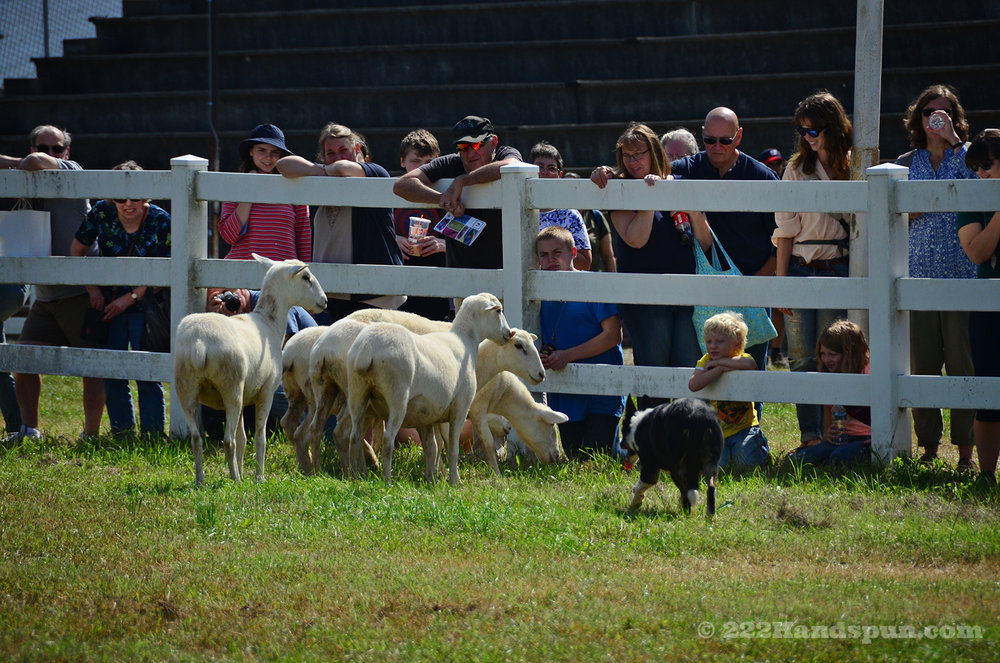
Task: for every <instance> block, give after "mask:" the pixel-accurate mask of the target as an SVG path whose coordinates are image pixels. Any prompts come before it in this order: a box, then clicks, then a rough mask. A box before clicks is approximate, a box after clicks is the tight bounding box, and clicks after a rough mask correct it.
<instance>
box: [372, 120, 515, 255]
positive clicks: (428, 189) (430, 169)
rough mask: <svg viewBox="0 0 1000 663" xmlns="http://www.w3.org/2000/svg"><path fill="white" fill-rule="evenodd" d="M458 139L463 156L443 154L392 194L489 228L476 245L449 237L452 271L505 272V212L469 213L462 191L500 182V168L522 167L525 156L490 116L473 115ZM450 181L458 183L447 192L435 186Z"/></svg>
mask: <svg viewBox="0 0 1000 663" xmlns="http://www.w3.org/2000/svg"><path fill="white" fill-rule="evenodd" d="M452 135H453V137H454V141H453V142H454V144H455V148H456V149H457V152H454V153H452V154H445V155H442V156H440V157H438V158H437V159H434V160H433V161H431V162H430V163H428V164H425V165H423V166H421V167H420V168H417V169H416V170H411V171H410V172H408V173H406V174H405V175H403V176H402V177H400V178H399V179H398V180H396V184H395V185H394V186H393V189H392V190H393V192H394V193H395V194H396V195H397V196H399V197H400V198H405V199H406V200H409V201H411V202H415V203H430V204H433V205H437V206H438V207H441V208H442V209H444V211H446V212H450V213H451V214H453V215H454V216H456V217H459V216H462V215H463V214H469V215H471V216H474V217H476V218H477V219H480V220H481V221H483V222H485V223H486V227H485V228H484V229H483V231H482V233H481V234H480V235H479V237H477V238H476V240H475V241H474V242H473V243H472V244H471V245H466V244H464V243H462V242H459V241H457V240H454V239H451V238H450V237H449V238H447V243H448V249H447V252H446V255H447V265H448V267H468V268H473V269H500V268H501V267H502V266H503V237H502V233H501V231H500V223H501V214H500V210H498V209H490V210H485V209H484V210H466V209H465V205H464V204H463V203H462V189H464V188H465V187H466V186H470V185H474V184H485V183H487V182H495V181H497V180H499V179H500V167H501V166H506V165H507V164H513V163H518V162H519V161H521V153H520V152H518V151H517V150H516V149H514V148H513V147H508V146H506V145H499V142H500V139H499V138H498V137H497V135H496V132H495V131H494V129H493V123H492V122H490V121H489V119H488V118H485V117H479V116H476V115H469V116H467V117H464V118H462V119H461V120H460V121H459V122H458V124H456V125H455V127H454V129H453V130H452ZM447 178H454V181H453V182H452V183H451V185H450V186H449V187H448V188H447V189H446V190H445V192H444V193H439V192H438V191H436V190H435V189H434V188H433V185H434V183H435V182H437V181H438V180H440V179H447Z"/></svg>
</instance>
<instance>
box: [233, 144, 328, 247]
mask: <svg viewBox="0 0 1000 663" xmlns="http://www.w3.org/2000/svg"><path fill="white" fill-rule="evenodd" d="M290 154H292V152H291V150H289V149H288V148H287V147H285V135H284V134H283V133H282V132H281V129H279V128H278V127H276V126H274V125H273V124H261V125H258V126H257V127H255V128H254V130H253V131H251V132H250V138H248V139H247V140H245V141H243V142H242V143H240V157H241V159H242V161H243V163H242V164H241V165H240V169H239V171H240V172H241V173H263V174H272V173H275V170H274V166H275V164H276V163H277V162H278V159H280V158H281V157H284V156H288V155H290ZM219 233H220V234H221V235H222V239H224V240H225V241H226V243H228V244H229V245H230V246H231V247H232V248H231V249H230V250H229V253H228V254H227V255H226V258H229V259H237V260H249V259H250V258H251V257H252V256H251V254H252V253H257V254H259V255H262V256H266V257H268V258H270V259H271V260H288V259H290V258H297V259H299V260H301V261H303V262H309V261H310V260H311V259H312V230H311V228H310V226H309V206H308V205H292V204H288V203H232V202H226V203H222V216H221V218H220V220H219Z"/></svg>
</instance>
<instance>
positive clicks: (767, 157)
mask: <svg viewBox="0 0 1000 663" xmlns="http://www.w3.org/2000/svg"><path fill="white" fill-rule="evenodd" d="M784 159H785V158H784V157H783V156H781V152H779V151H778V150H776V149H774V148H773V147H769V148H768V149H766V150H764V151H763V152H761V153H760V156H759V157H758V158H757V161H760V162H761V163H771V162H772V161H784Z"/></svg>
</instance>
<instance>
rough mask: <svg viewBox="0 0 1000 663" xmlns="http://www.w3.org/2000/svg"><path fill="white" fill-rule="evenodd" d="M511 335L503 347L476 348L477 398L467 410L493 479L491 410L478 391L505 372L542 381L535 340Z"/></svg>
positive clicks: (484, 345) (494, 457) (517, 331)
mask: <svg viewBox="0 0 1000 663" xmlns="http://www.w3.org/2000/svg"><path fill="white" fill-rule="evenodd" d="M513 331H514V335H513V336H512V337H511V340H510V342H509V343H505V344H504V345H497V344H496V343H491V342H489V341H483V342H482V343H480V344H479V355H478V356H477V357H476V395H475V397H474V398H473V400H472V405H471V406H470V408H469V420H470V421H471V422H472V428H473V430H475V432H476V435H477V436H479V441H480V443H481V444H482V449H483V452H484V453H485V456H486V463H487V464H488V465H489V466H490V469H491V470H493V474H494V475H496V476H499V475H500V466H499V465H498V464H497V452H496V442H495V438H494V436H493V434H492V427H491V426H490V425H489V421H488V415H489V414H491V413H493V410H490V409H489V408H488V405H487V403H489V401H490V397H489V395H488V394H481V393H480V391H481V389H482V388H483V387H484V386H486V385H487V384H488V383H489V382H490V381H491V380H492V379H493V378H494V377H496V376H497V375H499V374H500V373H502V372H504V371H509V372H510V373H513V374H514V375H516V376H517V377H519V378H521V379H523V380H527V381H528V382H530V383H531V384H539V383H540V382H541V381H542V380H544V379H545V367H544V366H542V358H541V357H540V356H539V355H538V349H537V348H536V347H535V343H534V341H535V339H536V338H537V336H535V335H534V334H532V333H530V332H527V331H524V330H523V329H514V330H513ZM480 401H481V402H482V404H481V405H479V406H477V402H480ZM441 437H442V438H444V437H447V432H446V431H444V430H442V435H441Z"/></svg>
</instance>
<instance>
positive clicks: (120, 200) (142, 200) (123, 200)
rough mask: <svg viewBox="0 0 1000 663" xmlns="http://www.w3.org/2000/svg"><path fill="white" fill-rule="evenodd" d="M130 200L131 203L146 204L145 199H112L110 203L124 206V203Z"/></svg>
mask: <svg viewBox="0 0 1000 663" xmlns="http://www.w3.org/2000/svg"><path fill="white" fill-rule="evenodd" d="M130 200H131V201H132V202H133V203H144V202H146V199H145V198H112V199H111V202H113V203H118V204H119V205H124V204H125V203H127V202H129V201H130Z"/></svg>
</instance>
